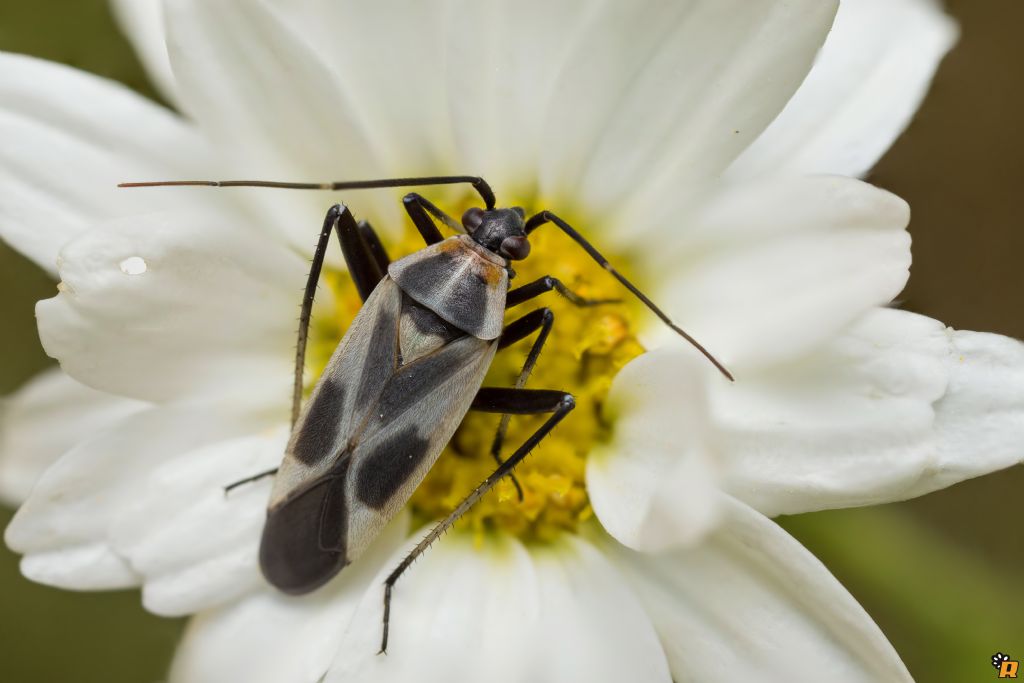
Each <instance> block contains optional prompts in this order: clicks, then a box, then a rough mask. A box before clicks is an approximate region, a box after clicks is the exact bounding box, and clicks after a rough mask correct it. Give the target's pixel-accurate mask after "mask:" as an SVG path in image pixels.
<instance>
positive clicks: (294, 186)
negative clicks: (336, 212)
mask: <svg viewBox="0 0 1024 683" xmlns="http://www.w3.org/2000/svg"><path fill="white" fill-rule="evenodd" d="M459 183H469V184H470V185H472V186H473V188H474V189H475V190H476V191H477V192H478V193H479V194H480V198H481V199H483V200H484V204H486V205H487V208H488V210H490V209H493V208H494V203H495V199H494V191H493V190H491V186H490V185H488V184H487V181H485V180H484V179H483V178H480V177H479V176H471V175H446V176H426V177H422V178H380V179H378V180H345V181H339V182H327V183H283V182H278V181H275V180H156V181H148V182H141V183H118V185H117V186H118V187H187V186H202V187H275V188H281V189H285V190H373V189H378V188H383V187H417V186H423V185H457V184H459Z"/></svg>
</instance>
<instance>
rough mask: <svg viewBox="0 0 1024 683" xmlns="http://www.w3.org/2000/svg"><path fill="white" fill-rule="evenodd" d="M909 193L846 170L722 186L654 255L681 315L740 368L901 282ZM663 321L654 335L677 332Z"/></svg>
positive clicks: (771, 358)
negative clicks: (853, 177) (835, 174)
mask: <svg viewBox="0 0 1024 683" xmlns="http://www.w3.org/2000/svg"><path fill="white" fill-rule="evenodd" d="M908 220H909V210H908V208H907V204H906V202H904V201H903V200H902V199H900V198H898V197H896V196H894V195H891V194H889V193H888V192H884V191H882V190H878V189H876V188H873V187H871V186H870V185H866V184H864V183H861V182H859V181H856V180H850V179H848V178H838V177H828V176H819V177H807V178H792V179H773V180H770V181H765V182H762V183H758V184H751V185H743V186H739V187H732V188H728V189H725V190H723V191H722V192H721V193H720V194H719V195H718V196H716V197H715V198H714V199H713V200H712V201H711V202H710V203H709V204H708V205H707V206H705V207H704V209H703V210H702V212H701V213H700V214H699V215H697V216H696V217H694V218H693V220H692V223H691V224H690V225H688V226H687V227H686V229H685V230H684V231H683V232H682V233H681V234H679V235H678V237H676V238H675V239H674V240H673V239H672V238H671V237H662V238H661V243H660V244H659V245H658V248H656V249H655V248H652V249H651V254H650V256H649V257H648V258H649V259H651V260H652V261H653V263H654V265H651V266H649V269H650V270H651V272H659V273H664V275H663V279H662V281H661V283H660V292H661V294H660V297H661V299H662V300H663V301H664V303H665V305H666V307H667V308H668V309H669V310H670V311H672V313H673V317H674V318H675V319H676V320H678V321H680V322H681V323H683V325H684V327H686V329H687V330H688V331H689V332H690V333H691V334H693V335H694V336H695V337H696V338H697V339H699V340H700V341H701V342H702V343H703V344H704V345H705V346H706V347H707V348H709V349H711V351H712V352H713V353H714V354H715V355H717V356H718V357H719V358H720V359H722V360H724V361H725V363H726V364H727V365H728V366H729V367H730V368H731V369H732V370H733V371H734V373H738V375H737V376H738V377H739V378H740V379H742V375H743V373H744V371H745V370H746V368H748V367H751V366H756V365H759V364H764V363H770V362H777V361H779V360H780V359H785V358H792V357H794V356H796V355H798V354H800V353H803V352H806V351H807V350H808V349H809V348H813V347H814V346H816V345H819V344H821V343H822V342H824V341H825V340H827V339H829V338H830V337H832V336H833V335H835V334H836V333H837V332H838V331H839V330H841V329H842V328H843V327H845V326H846V325H848V324H850V323H851V322H852V321H853V320H855V319H856V318H857V317H858V316H860V315H861V314H863V313H864V312H865V311H867V310H868V309H870V308H871V307H873V306H878V305H884V304H886V303H888V302H889V301H890V300H891V299H892V298H893V297H894V296H896V295H897V294H898V293H899V291H900V290H901V289H902V288H903V285H904V283H905V282H906V280H907V275H908V269H909V267H910V236H909V235H908V234H907V232H906V230H905V229H904V228H905V227H906V225H907V222H908ZM662 328H663V326H657V327H656V328H653V329H652V332H654V333H655V335H657V336H656V337H652V338H651V339H650V340H648V341H650V342H651V343H660V342H669V341H670V340H671V343H672V344H676V345H677V344H678V343H679V342H678V340H677V339H674V338H671V334H670V333H667V332H666V330H664V329H662Z"/></svg>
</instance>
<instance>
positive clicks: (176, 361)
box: [36, 213, 307, 405]
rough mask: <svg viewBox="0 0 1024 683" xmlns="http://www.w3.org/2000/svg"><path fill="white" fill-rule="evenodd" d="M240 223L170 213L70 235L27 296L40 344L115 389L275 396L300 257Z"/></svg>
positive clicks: (142, 393)
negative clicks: (45, 279) (42, 281)
mask: <svg viewBox="0 0 1024 683" xmlns="http://www.w3.org/2000/svg"><path fill="white" fill-rule="evenodd" d="M246 227H247V226H246V224H245V222H244V221H243V220H241V219H240V220H239V221H238V223H237V224H226V223H224V222H222V221H220V220H217V219H215V218H212V217H211V216H210V215H207V214H204V215H199V214H181V213H176V214H160V215H145V216H138V217H135V218H131V219H125V220H122V221H118V222H115V223H111V224H109V225H105V226H103V227H101V228H98V229H96V230H91V231H89V232H88V233H86V234H84V235H82V236H80V237H79V238H77V239H76V240H74V241H73V242H71V243H70V244H69V245H67V246H66V247H65V248H64V249H63V250H62V252H61V259H62V265H61V278H62V279H63V281H62V283H61V287H60V289H61V293H60V294H59V295H58V296H56V297H54V298H53V299H48V300H45V301H41V302H39V304H38V305H37V307H36V315H37V317H38V318H39V335H40V338H41V340H42V342H43V347H44V348H45V349H46V351H47V353H48V354H50V355H51V356H53V357H55V358H57V359H58V360H60V361H61V364H62V367H63V368H64V370H65V371H67V372H68V374H70V375H71V376H73V377H75V378H76V379H78V380H80V381H82V382H85V383H87V384H89V385H90V386H94V387H97V388H100V389H103V390H106V391H110V392H113V393H117V394H122V395H126V396H134V397H137V398H140V399H144V400H152V401H162V400H168V399H171V398H174V397H187V396H194V395H195V394H196V392H202V391H208V392H216V393H221V394H223V393H230V392H239V393H241V392H245V393H247V394H249V395H250V396H254V397H255V396H259V397H263V398H265V399H266V400H267V402H268V403H269V404H274V403H277V404H278V405H282V404H283V403H284V402H285V401H287V397H288V396H289V395H290V390H289V388H288V387H289V386H290V384H291V380H290V379H289V375H290V369H289V368H290V367H291V363H292V361H291V360H290V357H291V356H292V349H293V348H294V344H295V330H294V324H295V315H296V314H295V311H296V310H297V306H298V303H299V295H298V288H299V287H301V285H302V283H303V282H305V277H306V269H307V266H306V265H305V264H304V263H303V262H302V259H301V258H299V257H298V256H296V255H295V254H294V253H291V252H289V251H288V250H286V249H283V248H280V247H279V246H278V245H275V244H274V243H272V242H270V241H268V240H267V239H266V238H265V237H264V236H263V235H261V234H260V233H259V232H257V231H255V230H252V229H246ZM140 271H142V272H140Z"/></svg>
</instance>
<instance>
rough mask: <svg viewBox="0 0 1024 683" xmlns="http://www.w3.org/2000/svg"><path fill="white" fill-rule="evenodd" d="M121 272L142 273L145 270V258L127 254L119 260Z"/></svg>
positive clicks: (127, 273) (129, 273) (128, 273)
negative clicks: (122, 259) (126, 256)
mask: <svg viewBox="0 0 1024 683" xmlns="http://www.w3.org/2000/svg"><path fill="white" fill-rule="evenodd" d="M121 272H122V273H124V274H125V275H142V274H143V273H145V272H146V260H145V259H144V258H142V257H141V256H129V257H128V258H126V259H125V260H124V261H121Z"/></svg>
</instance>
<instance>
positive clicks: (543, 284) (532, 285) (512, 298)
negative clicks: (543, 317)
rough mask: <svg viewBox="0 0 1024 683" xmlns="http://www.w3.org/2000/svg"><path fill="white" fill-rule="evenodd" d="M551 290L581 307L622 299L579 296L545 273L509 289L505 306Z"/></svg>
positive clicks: (610, 302) (615, 302)
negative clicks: (531, 280) (540, 276)
mask: <svg viewBox="0 0 1024 683" xmlns="http://www.w3.org/2000/svg"><path fill="white" fill-rule="evenodd" d="M551 290H555V291H556V292H558V293H559V294H561V295H562V296H564V297H565V298H566V299H567V300H568V301H569V303H571V304H573V305H575V306H580V307H582V308H586V307H589V306H600V305H601V304H619V303H622V299H588V298H587V297H584V296H580V295H579V294H577V293H576V292H574V291H572V290H571V289H569V288H568V287H566V286H565V285H564V284H562V281H561V280H559V279H558V278H556V277H551V276H550V275H545V276H544V277H542V278H537V279H536V280H534V281H533V282H528V283H526V284H525V285H523V286H521V287H516V288H515V289H513V290H510V291H509V293H508V296H506V297H505V308H512V307H513V306H518V305H519V304H521V303H524V302H526V301H529V300H530V299H533V298H535V297H538V296H540V295H541V294H544V293H545V292H550V291H551Z"/></svg>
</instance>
